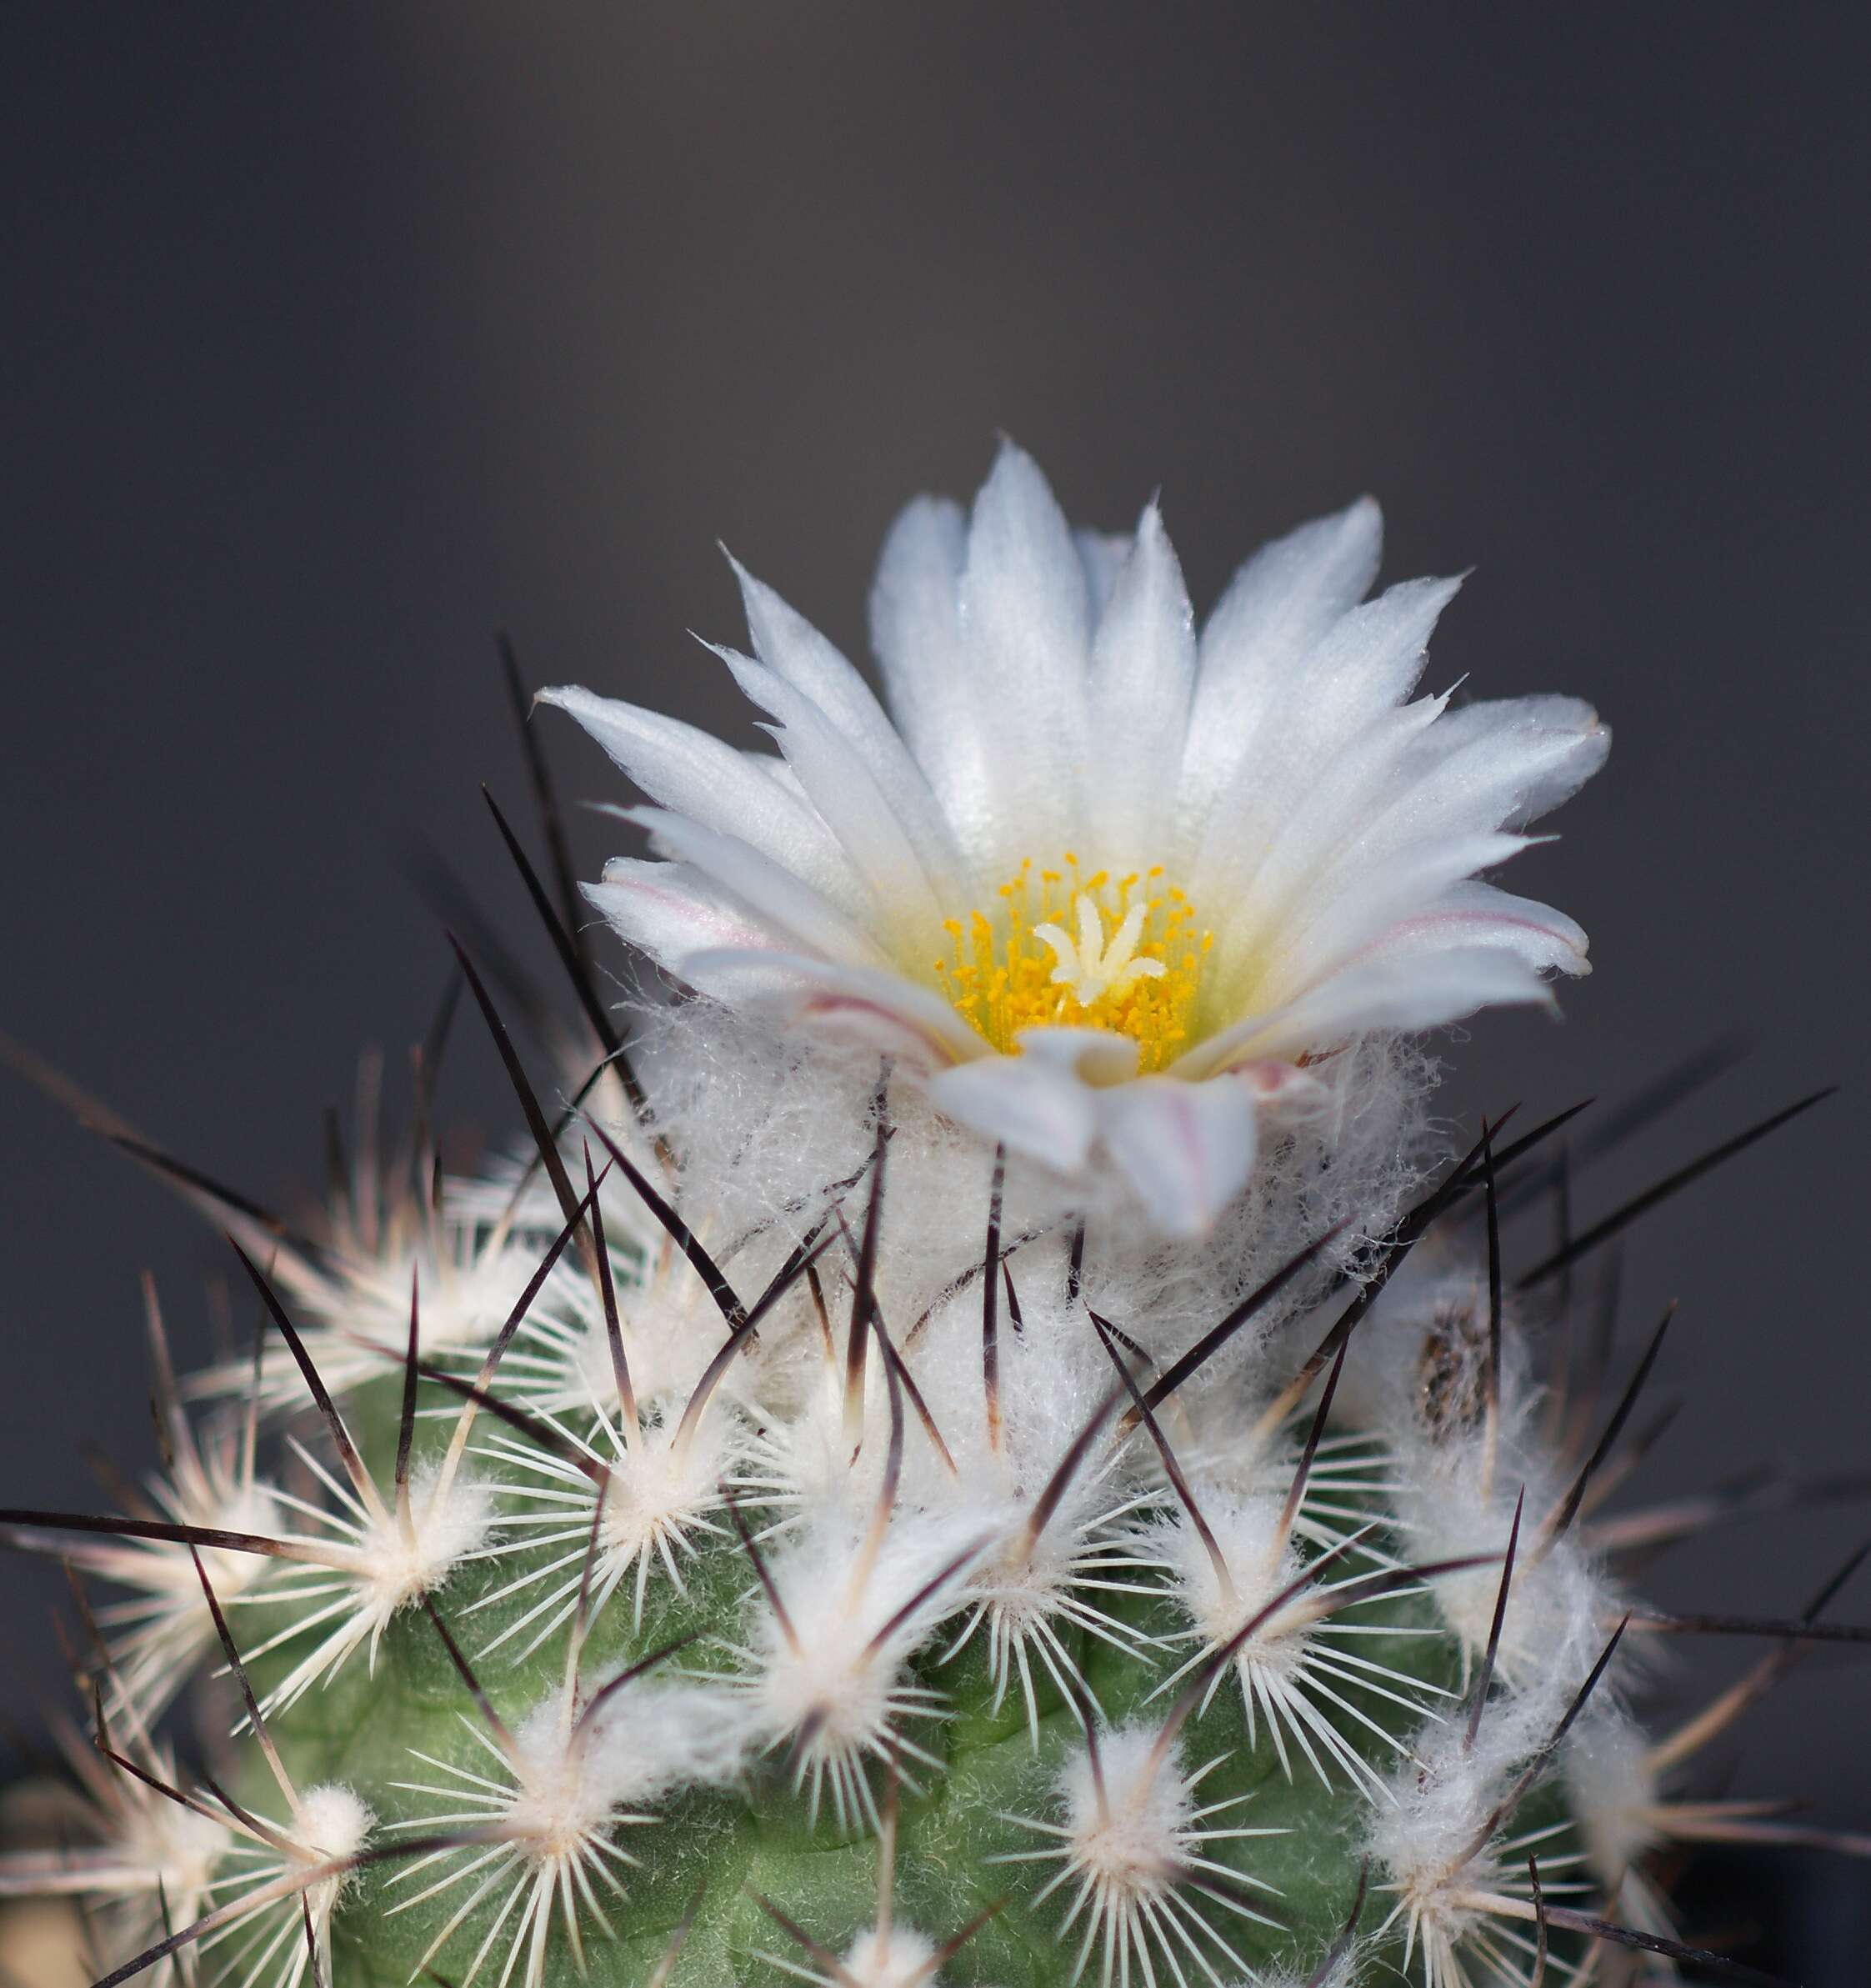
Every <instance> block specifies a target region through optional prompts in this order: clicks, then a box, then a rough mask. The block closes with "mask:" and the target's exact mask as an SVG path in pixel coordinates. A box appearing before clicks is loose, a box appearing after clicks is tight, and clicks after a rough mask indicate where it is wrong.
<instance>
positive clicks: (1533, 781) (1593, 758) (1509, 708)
mask: <svg viewBox="0 0 1871 1988" xmlns="http://www.w3.org/2000/svg"><path fill="white" fill-rule="evenodd" d="M1610 750H1611V730H1610V728H1609V727H1608V725H1606V724H1603V721H1602V720H1601V719H1599V717H1598V713H1597V712H1596V711H1594V710H1593V709H1592V707H1591V706H1590V705H1589V704H1586V703H1584V702H1583V700H1582V699H1578V698H1576V697H1513V698H1495V699H1488V700H1486V701H1484V702H1483V703H1480V704H1465V705H1463V707H1462V709H1459V710H1457V711H1451V712H1450V713H1449V714H1448V716H1447V717H1446V718H1444V719H1443V720H1442V722H1441V723H1440V724H1438V725H1437V726H1436V728H1435V729H1434V730H1433V731H1432V732H1431V733H1430V734H1428V737H1427V738H1426V739H1423V742H1422V744H1421V745H1420V746H1419V747H1418V749H1417V751H1416V754H1415V756H1414V763H1413V764H1411V763H1406V764H1405V766H1404V767H1403V779H1404V780H1405V781H1406V782H1408V783H1409V784H1410V785H1411V786H1412V788H1413V791H1412V792H1410V793H1408V794H1404V795H1401V796H1399V797H1398V802H1397V805H1398V807H1399V808H1400V809H1406V810H1407V811H1408V813H1409V814H1411V815H1412V816H1414V817H1424V818H1427V817H1428V814H1429V811H1430V809H1431V808H1432V807H1433V808H1435V809H1438V810H1439V811H1440V818H1441V819H1450V818H1452V817H1453V818H1456V819H1459V820H1460V821H1461V823H1462V824H1463V825H1466V826H1472V827H1477V828H1523V827H1524V826H1525V825H1526V824H1527V823H1528V822H1530V821H1536V820H1538V818H1539V817H1540V816H1541V815H1543V814H1547V813H1548V812H1549V811H1550V810H1551V809H1554V808H1557V807H1558V805H1559V804H1560V803H1561V802H1562V801H1565V800H1569V799H1571V798H1572V796H1573V794H1576V793H1577V792H1578V789H1580V788H1581V787H1583V785H1584V784H1585V783H1586V781H1588V779H1591V777H1592V775H1593V774H1595V773H1596V772H1597V771H1598V769H1599V768H1600V767H1601V766H1603V764H1604V762H1605V757H1606V755H1607V754H1608V753H1609V752H1610ZM1429 825H1430V824H1429V823H1428V820H1427V819H1425V820H1424V826H1425V827H1426V828H1427V827H1428V826H1429Z"/></svg>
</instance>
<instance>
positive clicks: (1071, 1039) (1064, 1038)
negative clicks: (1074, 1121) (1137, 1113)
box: [1018, 1027, 1138, 1084]
mask: <svg viewBox="0 0 1871 1988" xmlns="http://www.w3.org/2000/svg"><path fill="white" fill-rule="evenodd" d="M1018 1042H1019V1044H1020V1049H1021V1053H1022V1054H1023V1055H1027V1056H1030V1057H1033V1058H1034V1059H1037V1060H1038V1061H1039V1062H1041V1063H1044V1064H1049V1065H1050V1066H1051V1067H1052V1068H1053V1069H1059V1070H1069V1071H1070V1072H1071V1073H1072V1074H1073V1076H1075V1077H1077V1078H1078V1079H1080V1080H1081V1081H1083V1082H1084V1083H1086V1084H1123V1083H1125V1082H1127V1081H1128V1079H1130V1078H1133V1077H1134V1076H1135V1075H1136V1074H1137V1058H1138V1049H1137V1044H1136V1042H1135V1041H1134V1040H1133V1039H1132V1038H1131V1037H1130V1036H1128V1035H1119V1034H1118V1033H1117V1031H1116V1030H1115V1029H1064V1028H1051V1027H1047V1028H1038V1029H1022V1030H1021V1031H1020V1034H1019V1036H1018Z"/></svg>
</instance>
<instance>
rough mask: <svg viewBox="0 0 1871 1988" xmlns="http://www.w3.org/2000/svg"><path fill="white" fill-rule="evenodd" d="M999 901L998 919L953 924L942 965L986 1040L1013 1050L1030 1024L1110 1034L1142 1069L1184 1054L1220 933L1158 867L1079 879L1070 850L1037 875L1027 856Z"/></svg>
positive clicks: (984, 916)
mask: <svg viewBox="0 0 1871 1988" xmlns="http://www.w3.org/2000/svg"><path fill="white" fill-rule="evenodd" d="M997 896H998V899H999V902H998V904H997V906H996V908H995V909H994V911H993V914H988V913H986V912H982V911H975V912H971V913H970V914H969V915H968V919H967V921H966V923H965V924H964V923H963V920H962V919H953V918H952V919H948V920H946V921H945V923H944V925H943V929H944V930H945V931H946V932H947V933H948V940H949V945H948V951H947V952H946V953H944V954H943V956H942V958H940V959H938V960H937V961H936V963H935V970H936V974H937V977H938V981H939V982H940V984H941V987H942V990H943V993H944V994H947V995H948V999H950V1000H951V1001H953V1003H954V1004H955V1008H956V1011H957V1012H958V1014H960V1015H961V1016H962V1017H963V1019H964V1020H966V1021H967V1022H968V1024H969V1026H970V1027H972V1028H973V1029H975V1031H976V1032H977V1033H978V1034H980V1035H981V1036H982V1037H983V1038H984V1039H986V1040H987V1041H988V1042H990V1043H992V1044H993V1046H994V1047H995V1048H996V1049H998V1050H1000V1051H1001V1052H1002V1054H1003V1055H1014V1054H1018V1048H1019V1045H1018V1040H1017V1038H1018V1035H1019V1033H1020V1031H1021V1030H1022V1029H1035V1028H1044V1027H1048V1026H1050V1027H1071V1028H1080V1029H1111V1030H1112V1031H1113V1032H1114V1033H1115V1034H1120V1035H1128V1036H1130V1037H1131V1038H1132V1039H1133V1040H1134V1041H1135V1042H1136V1043H1137V1044H1138V1049H1139V1058H1138V1063H1139V1067H1140V1068H1141V1069H1143V1070H1145V1071H1150V1070H1157V1069H1162V1068H1163V1065H1164V1064H1168V1063H1171V1062H1173V1061H1174V1059H1176V1058H1177V1057H1178V1056H1179V1055H1180V1054H1182V1051H1183V1045H1184V1044H1185V1041H1186V1039H1187V1037H1188V1030H1189V1018H1190V1012H1191V1010H1192V1009H1193V1006H1194V1004H1195V994H1196V987H1197V984H1198V981H1199V980H1200V979H1201V974H1202V960H1203V956H1204V954H1207V952H1208V948H1209V946H1210V944H1212V943H1213V937H1214V934H1213V933H1210V932H1202V931H1198V929H1197V927H1196V922H1195V912H1194V910H1193V907H1192V906H1191V905H1190V904H1189V901H1188V899H1187V898H1185V897H1184V896H1183V894H1182V892H1181V891H1180V890H1178V889H1177V888H1176V887H1175V885H1174V884H1168V883H1166V882H1165V881H1164V880H1163V869H1162V867H1161V866H1160V865H1158V867H1157V868H1156V869H1151V870H1148V871H1143V872H1135V873H1133V874H1131V875H1129V876H1126V877H1118V878H1116V879H1113V877H1112V876H1111V874H1110V873H1109V872H1108V870H1102V869H1101V870H1098V871H1097V872H1096V873H1095V874H1093V875H1091V876H1088V877H1082V876H1081V875H1080V874H1079V872H1078V858H1077V857H1076V856H1074V855H1073V854H1071V852H1070V851H1069V850H1068V852H1067V854H1066V856H1065V858H1064V861H1063V865H1062V867H1061V868H1060V869H1042V870H1039V871H1038V872H1036V871H1035V870H1034V869H1033V863H1032V861H1031V859H1028V861H1027V862H1024V863H1023V864H1021V865H1020V870H1019V874H1018V876H1016V877H1014V878H1013V879H1012V880H1011V881H1010V882H1008V883H1006V884H1002V885H1001V886H1000V889H999V890H998V893H997Z"/></svg>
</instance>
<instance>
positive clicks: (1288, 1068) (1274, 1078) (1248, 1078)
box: [1228, 1057, 1325, 1111]
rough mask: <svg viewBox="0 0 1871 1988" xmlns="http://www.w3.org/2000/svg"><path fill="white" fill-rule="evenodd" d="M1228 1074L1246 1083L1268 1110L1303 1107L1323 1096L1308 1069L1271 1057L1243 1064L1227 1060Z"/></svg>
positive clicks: (1321, 1089) (1316, 1081)
mask: <svg viewBox="0 0 1871 1988" xmlns="http://www.w3.org/2000/svg"><path fill="white" fill-rule="evenodd" d="M1228 1075H1229V1076H1231V1077H1238V1078H1239V1079H1240V1080H1241V1081H1242V1083H1243V1084H1246V1085H1247V1087H1248V1089H1250V1090H1251V1091H1252V1092H1253V1094H1254V1096H1255V1097H1256V1098H1257V1099H1259V1101H1260V1103H1261V1104H1262V1106H1263V1108H1264V1109H1268V1110H1270V1111H1293V1110H1298V1109H1303V1108H1304V1107H1305V1106H1307V1105H1308V1104H1318V1101H1319V1100H1320V1099H1322V1098H1323V1097H1324V1095H1325V1086H1324V1085H1323V1084H1321V1083H1320V1082H1319V1080H1318V1078H1317V1077H1315V1076H1314V1075H1313V1074H1312V1072H1311V1071H1310V1070H1303V1069H1300V1067H1299V1065H1298V1064H1296V1063H1280V1062H1277V1061H1275V1060H1273V1059H1271V1058H1265V1057H1263V1058H1260V1059H1254V1060H1250V1061H1248V1062H1246V1063H1231V1064H1228Z"/></svg>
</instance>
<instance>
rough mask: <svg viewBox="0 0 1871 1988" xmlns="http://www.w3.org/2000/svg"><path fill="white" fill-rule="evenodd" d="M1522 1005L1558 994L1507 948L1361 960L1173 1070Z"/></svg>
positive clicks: (1214, 1039) (1192, 1070)
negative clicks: (1486, 1009)
mask: <svg viewBox="0 0 1871 1988" xmlns="http://www.w3.org/2000/svg"><path fill="white" fill-rule="evenodd" d="M1516 1002H1519V1003H1537V1004H1542V1005H1544V1006H1547V1007H1551V1006H1552V1005H1553V995H1552V993H1551V990H1550V989H1548V986H1547V984H1546V983H1545V982H1544V981H1543V979H1540V977H1539V975H1538V973H1536V972H1535V971H1534V969H1533V968H1532V967H1530V966H1528V964H1526V962H1525V961H1524V960H1523V959H1520V958H1518V956H1517V955H1516V954H1514V953H1513V952H1512V951H1510V950H1508V949H1504V948H1499V947H1492V946H1471V947H1463V948H1456V949H1444V950H1438V951H1434V952H1427V953H1423V954H1418V955H1415V956H1412V957H1403V958H1399V959H1373V960H1368V961H1359V962H1356V963H1354V964H1352V965H1350V966H1348V967H1346V968H1345V969H1343V971H1342V972H1340V973H1337V974H1333V975H1332V976H1331V977H1330V978H1329V979H1326V980H1323V981H1321V982H1320V983H1319V984H1318V986H1316V987H1313V988H1310V989H1308V990H1307V991H1306V992H1305V993H1304V994H1301V995H1300V996H1299V998H1298V999H1297V1000H1295V1001H1292V1002H1289V1003H1288V1004H1287V1005H1286V1006H1285V1007H1283V1008H1281V1009H1277V1010H1275V1011H1274V1012H1273V1014H1265V1015H1260V1016H1256V1017H1254V1018H1253V1019H1249V1020H1247V1021H1243V1022H1239V1023H1237V1024H1235V1025H1234V1027H1233V1028H1232V1029H1224V1030H1223V1031H1222V1032H1221V1033H1220V1034H1218V1035H1214V1036H1211V1037H1210V1038H1209V1039H1208V1041H1206V1042H1204V1043H1200V1044H1198V1045H1197V1046H1196V1047H1195V1048H1194V1049H1192V1050H1191V1051H1190V1052H1189V1054H1188V1055H1187V1056H1185V1057H1183V1059H1182V1060H1181V1061H1180V1062H1179V1063H1178V1064H1175V1065H1174V1066H1173V1067H1174V1071H1175V1073H1176V1074H1178V1075H1179V1076H1184V1075H1186V1076H1189V1077H1196V1076H1205V1075H1208V1074H1213V1073H1214V1072H1215V1071H1218V1070H1222V1069H1231V1068H1232V1067H1233V1065H1235V1064H1238V1063H1241V1062H1244V1061H1248V1060H1250V1059H1258V1058H1261V1057H1288V1058H1292V1057H1298V1056H1300V1055H1303V1054H1305V1053H1306V1052H1307V1051H1308V1050H1316V1049H1332V1048H1335V1047H1336V1046H1337V1045H1338V1044H1341V1043H1344V1042H1347V1041H1348V1040H1350V1039H1351V1038H1352V1037H1353V1036H1354V1035H1358V1034H1362V1033H1363V1031H1364V1030H1366V1029H1399V1030H1402V1031H1403V1032H1404V1033H1406V1034H1415V1033H1416V1032H1417V1031H1418V1030H1419V1029H1438V1028H1440V1027H1442V1026H1443V1024H1444V1023H1447V1022H1454V1021H1459V1020H1460V1019H1462V1018H1463V1015H1467V1014H1473V1013H1474V1011H1475V1010H1476V1009H1478V1008H1487V1007H1493V1006H1495V1005H1498V1004H1510V1003H1516Z"/></svg>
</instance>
